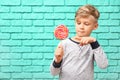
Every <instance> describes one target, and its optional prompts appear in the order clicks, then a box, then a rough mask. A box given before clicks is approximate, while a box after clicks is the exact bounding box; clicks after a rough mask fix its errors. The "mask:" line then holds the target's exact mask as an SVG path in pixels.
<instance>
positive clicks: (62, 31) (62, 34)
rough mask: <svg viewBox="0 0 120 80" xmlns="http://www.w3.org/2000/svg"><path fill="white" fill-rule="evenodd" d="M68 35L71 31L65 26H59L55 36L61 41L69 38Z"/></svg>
mask: <svg viewBox="0 0 120 80" xmlns="http://www.w3.org/2000/svg"><path fill="white" fill-rule="evenodd" d="M68 33H69V30H68V28H67V27H66V26H65V25H59V26H57V27H56V28H55V30H54V36H55V37H56V38H57V39H60V40H63V39H65V38H67V37H68Z"/></svg>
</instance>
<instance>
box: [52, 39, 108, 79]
mask: <svg viewBox="0 0 120 80" xmlns="http://www.w3.org/2000/svg"><path fill="white" fill-rule="evenodd" d="M61 43H62V46H63V50H64V56H63V59H62V61H61V62H60V63H55V61H54V59H53V62H52V64H51V66H50V72H51V74H52V75H54V76H55V75H59V80H94V61H96V63H97V65H98V66H99V67H100V68H106V67H107V66H108V60H107V57H106V55H105V53H104V51H103V49H102V48H101V46H100V45H99V43H98V42H97V41H96V42H93V43H91V44H88V45H84V46H80V45H79V43H78V42H75V41H73V40H72V39H70V38H69V39H65V40H63V41H61Z"/></svg>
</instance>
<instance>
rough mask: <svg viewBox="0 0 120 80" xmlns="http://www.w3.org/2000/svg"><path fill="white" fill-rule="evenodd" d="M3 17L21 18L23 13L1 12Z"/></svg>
mask: <svg viewBox="0 0 120 80" xmlns="http://www.w3.org/2000/svg"><path fill="white" fill-rule="evenodd" d="M1 19H6V20H14V19H21V14H19V13H4V14H3V13H2V14H1Z"/></svg>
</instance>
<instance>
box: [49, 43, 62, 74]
mask: <svg viewBox="0 0 120 80" xmlns="http://www.w3.org/2000/svg"><path fill="white" fill-rule="evenodd" d="M63 54H64V51H63V45H62V42H60V43H59V44H58V46H57V48H56V50H55V57H54V59H53V62H52V64H51V66H50V72H51V74H52V75H54V76H55V75H58V74H59V73H60V69H61V63H62V58H63Z"/></svg>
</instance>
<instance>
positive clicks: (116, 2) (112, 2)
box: [110, 0, 120, 5]
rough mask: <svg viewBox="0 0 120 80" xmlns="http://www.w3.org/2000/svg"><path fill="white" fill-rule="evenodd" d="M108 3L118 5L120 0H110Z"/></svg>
mask: <svg viewBox="0 0 120 80" xmlns="http://www.w3.org/2000/svg"><path fill="white" fill-rule="evenodd" d="M110 5H120V0H114V1H113V0H110Z"/></svg>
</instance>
